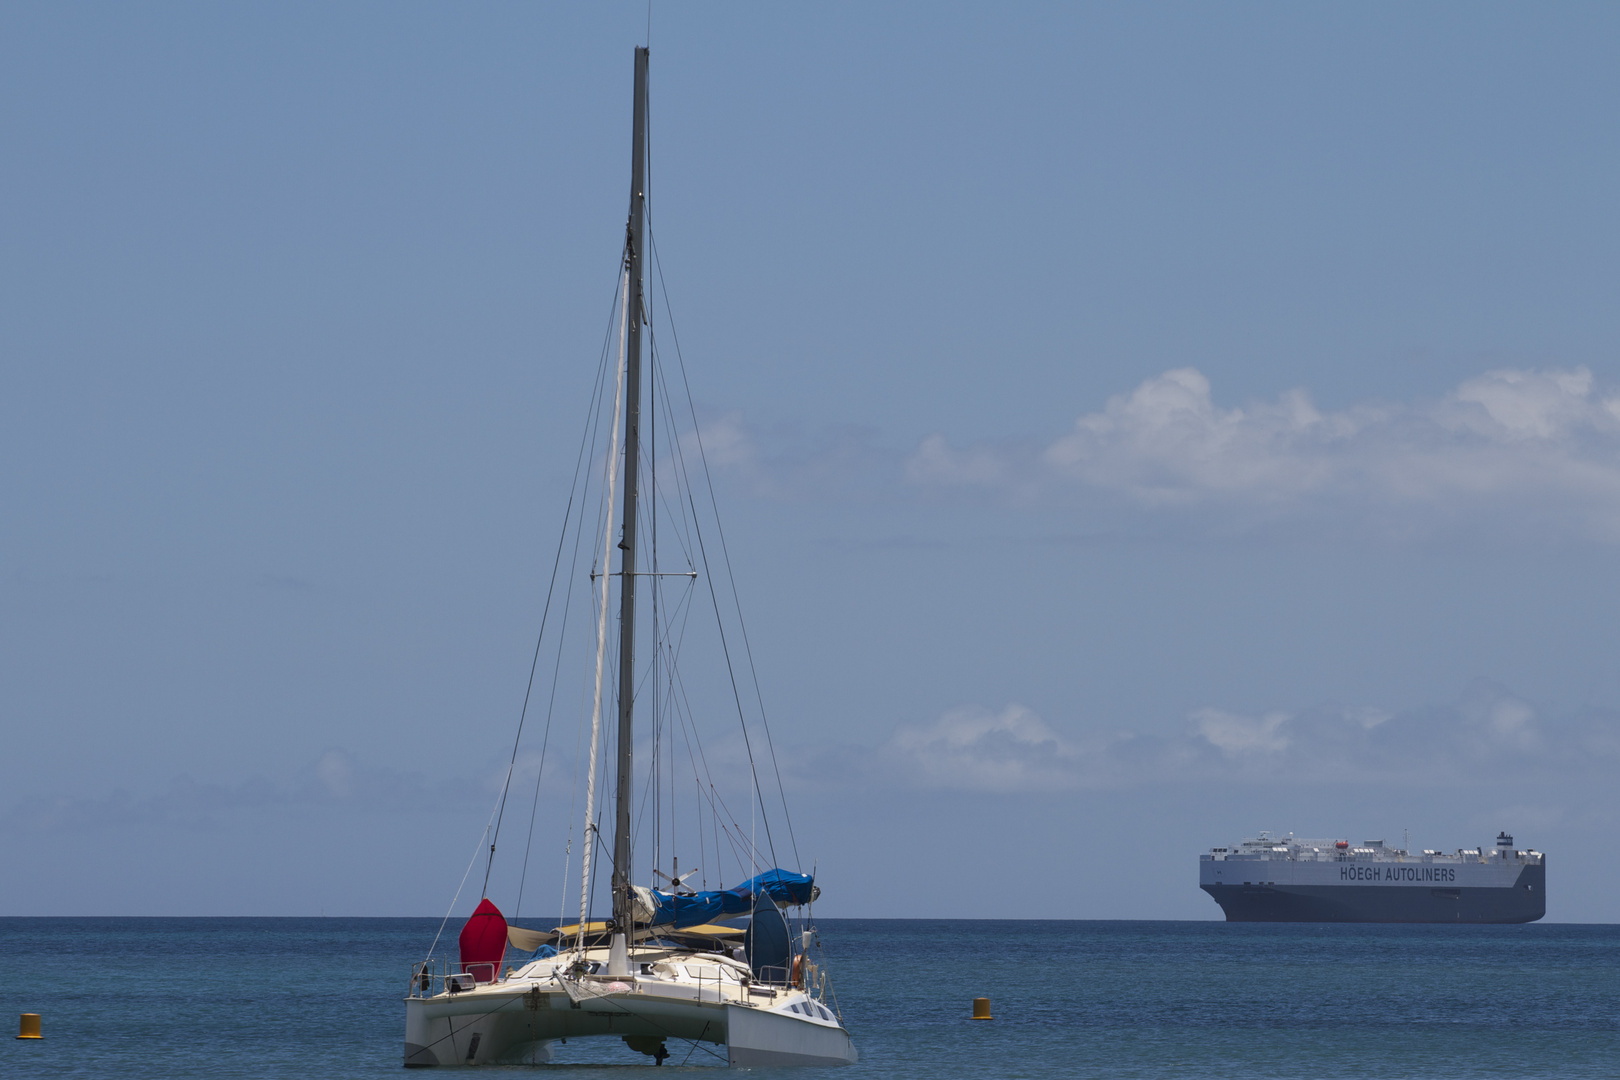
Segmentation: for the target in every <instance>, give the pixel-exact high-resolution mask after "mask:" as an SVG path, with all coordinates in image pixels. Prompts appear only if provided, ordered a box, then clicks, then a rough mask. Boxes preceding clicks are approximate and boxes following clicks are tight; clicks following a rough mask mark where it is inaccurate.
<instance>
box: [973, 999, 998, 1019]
mask: <svg viewBox="0 0 1620 1080" xmlns="http://www.w3.org/2000/svg"><path fill="white" fill-rule="evenodd" d="M973 1019H975V1020H990V1019H993V1018H992V1017H991V1015H990V999H989V998H974V999H973Z"/></svg>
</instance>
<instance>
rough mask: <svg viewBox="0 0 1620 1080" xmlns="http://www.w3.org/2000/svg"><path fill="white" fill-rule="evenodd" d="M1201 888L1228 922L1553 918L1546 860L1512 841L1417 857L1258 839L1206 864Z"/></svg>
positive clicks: (1201, 864) (1330, 843) (1213, 855)
mask: <svg viewBox="0 0 1620 1080" xmlns="http://www.w3.org/2000/svg"><path fill="white" fill-rule="evenodd" d="M1198 886H1199V888H1201V889H1203V890H1204V891H1205V892H1207V893H1209V895H1210V896H1212V897H1214V898H1215V902H1216V903H1217V904H1219V905H1221V910H1222V911H1224V912H1226V921H1227V922H1401V923H1526V922H1534V921H1535V920H1537V919H1539V918H1541V917H1542V916H1543V915H1545V914H1547V889H1546V887H1547V857H1546V856H1545V855H1543V854H1542V853H1541V852H1539V851H1535V850H1518V849H1515V848H1514V846H1513V837H1511V836H1509V835H1508V834H1507V833H1501V834H1500V835H1498V836H1497V838H1496V846H1495V848H1494V849H1492V848H1484V847H1478V848H1458V849H1457V850H1456V851H1449V852H1448V851H1429V850H1425V851H1423V852H1421V853H1419V854H1413V853H1412V852H1409V851H1406V850H1405V849H1403V848H1395V847H1389V846H1386V845H1385V844H1384V842H1383V841H1382V840H1368V841H1365V842H1363V843H1362V844H1361V845H1360V846H1357V847H1352V846H1351V845H1350V842H1349V841H1347V840H1296V839H1294V836H1293V834H1292V833H1290V834H1289V835H1288V836H1287V837H1285V838H1275V837H1273V836H1271V834H1270V833H1261V834H1260V835H1259V836H1257V837H1255V838H1254V839H1252V840H1245V841H1243V843H1241V844H1239V845H1237V846H1236V847H1232V848H1224V847H1218V848H1211V849H1210V851H1209V853H1208V854H1206V855H1201V856H1199V859H1198Z"/></svg>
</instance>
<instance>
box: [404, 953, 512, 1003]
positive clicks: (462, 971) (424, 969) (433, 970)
mask: <svg viewBox="0 0 1620 1080" xmlns="http://www.w3.org/2000/svg"><path fill="white" fill-rule="evenodd" d="M499 977H500V965H499V964H497V963H495V962H493V961H483V962H480V963H476V964H466V965H460V964H458V965H455V966H454V967H451V966H448V965H441V964H440V962H439V961H437V960H424V961H422V962H421V963H419V964H413V965H411V982H410V987H409V990H408V992H407V994H406V996H407V997H437V996H439V995H440V994H442V993H444V992H445V991H446V990H448V991H449V992H450V993H452V994H459V993H461V992H462V991H464V990H472V989H474V988H475V987H477V986H478V984H479V983H491V982H495V981H496V980H497V979H499Z"/></svg>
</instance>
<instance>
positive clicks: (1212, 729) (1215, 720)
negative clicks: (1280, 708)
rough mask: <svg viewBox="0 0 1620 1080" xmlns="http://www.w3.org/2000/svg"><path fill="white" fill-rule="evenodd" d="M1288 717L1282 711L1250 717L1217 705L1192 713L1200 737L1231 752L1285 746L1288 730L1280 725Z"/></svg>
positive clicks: (1261, 751)
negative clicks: (1222, 709)
mask: <svg viewBox="0 0 1620 1080" xmlns="http://www.w3.org/2000/svg"><path fill="white" fill-rule="evenodd" d="M1291 719H1293V717H1291V716H1289V715H1288V714H1287V713H1283V712H1272V713H1267V714H1266V715H1264V716H1258V717H1250V716H1240V715H1238V714H1237V713H1229V712H1222V711H1221V710H1220V709H1199V710H1198V711H1197V712H1195V713H1193V714H1192V717H1191V720H1192V724H1193V727H1194V728H1195V729H1196V730H1197V732H1198V735H1199V737H1200V738H1202V739H1203V740H1204V741H1205V742H1207V743H1209V744H1210V745H1211V746H1213V747H1215V748H1216V749H1217V750H1220V751H1221V752H1222V753H1225V754H1228V755H1231V756H1237V755H1241V754H1275V753H1278V752H1280V751H1283V750H1286V749H1288V743H1289V738H1288V733H1287V732H1285V731H1283V730H1282V727H1283V725H1284V724H1286V723H1288V721H1289V720H1291Z"/></svg>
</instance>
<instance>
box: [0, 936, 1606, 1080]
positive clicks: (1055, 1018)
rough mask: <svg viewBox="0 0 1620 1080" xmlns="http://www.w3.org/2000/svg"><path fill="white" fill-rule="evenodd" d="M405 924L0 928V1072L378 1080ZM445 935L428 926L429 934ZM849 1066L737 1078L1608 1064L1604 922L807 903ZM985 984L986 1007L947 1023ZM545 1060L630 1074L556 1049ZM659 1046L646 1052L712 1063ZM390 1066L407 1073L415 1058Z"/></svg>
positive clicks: (1524, 1068) (585, 1045) (607, 1060)
mask: <svg viewBox="0 0 1620 1080" xmlns="http://www.w3.org/2000/svg"><path fill="white" fill-rule="evenodd" d="M436 926H437V923H436V921H434V920H428V919H357V920H355V919H335V918H334V919H135V918H107V919H94V918H83V919H66V918H64V919H57V918H39V919H20V918H12V919H0V962H3V964H4V978H3V979H0V987H3V989H0V1015H3V1016H4V1017H5V1021H6V1023H8V1024H14V1023H15V1022H16V1017H17V1016H18V1015H19V1014H20V1013H23V1012H38V1013H40V1014H42V1016H43V1023H44V1033H45V1036H46V1038H45V1039H44V1040H42V1041H39V1042H23V1041H17V1040H13V1039H10V1038H9V1037H8V1038H6V1039H5V1040H4V1046H3V1047H0V1074H3V1076H5V1077H6V1078H8V1080H9V1078H33V1077H119V1078H143V1077H163V1078H170V1077H174V1078H182V1077H210V1078H226V1077H266V1078H269V1077H275V1078H299V1080H303V1078H314V1077H400V1076H402V1075H404V1074H403V1072H402V1070H401V1067H400V1052H401V1044H402V1041H403V1020H404V1009H403V1006H402V1004H401V998H402V997H403V994H404V989H405V980H406V977H407V975H408V974H409V970H410V964H411V962H412V961H413V960H415V959H418V958H420V956H421V955H422V954H423V953H424V952H425V951H426V947H427V944H428V942H429V941H431V940H432V937H433V933H434V930H435V929H436ZM455 929H456V928H455V927H454V926H452V927H451V931H452V932H453V931H454V930H455ZM821 931H822V940H823V944H824V945H825V947H826V949H827V952H828V960H829V966H830V969H831V972H832V975H833V978H834V982H835V988H836V990H837V994H838V999H839V1002H840V1004H841V1005H842V1007H843V1012H844V1017H845V1021H846V1024H847V1026H848V1027H849V1029H850V1031H851V1033H852V1034H853V1036H854V1038H855V1042H856V1045H857V1047H858V1048H859V1049H860V1052H861V1062H860V1064H859V1065H856V1066H853V1067H850V1068H847V1069H840V1070H827V1071H826V1072H825V1073H824V1072H823V1071H820V1070H755V1071H754V1072H753V1073H752V1074H753V1075H759V1076H766V1075H777V1074H780V1075H782V1076H794V1077H799V1078H806V1080H807V1078H808V1077H810V1076H819V1075H827V1074H835V1075H837V1076H838V1077H839V1078H840V1080H878V1078H882V1080H888V1078H895V1077H918V1076H925V1077H929V1078H931V1080H932V1078H945V1077H959V1076H960V1077H1031V1078H1036V1077H1176V1078H1183V1077H1222V1078H1224V1077H1232V1078H1238V1077H1242V1078H1245V1080H1252V1078H1255V1077H1279V1078H1283V1077H1286V1078H1293V1077H1300V1078H1305V1077H1309V1078H1313V1080H1314V1078H1331V1077H1378V1078H1380V1080H1388V1078H1391V1077H1424V1078H1445V1077H1462V1078H1469V1077H1513V1078H1521V1077H1613V1076H1616V1075H1620V927H1616V926H1570V925H1547V924H1542V925H1535V924H1532V925H1529V926H1495V927H1436V926H1393V927H1391V926H1339V925H1257V924H1227V923H1213V922H1196V923H1193V922H1187V923H1174V922H1036V921H1028V922H1026V921H1005V922H1002V921H995V922H991V921H931V920H823V921H822V922H821ZM978 996H987V997H989V998H990V999H991V1001H992V1007H993V1011H994V1014H995V1018H994V1019H993V1020H990V1021H980V1022H974V1021H970V1020H969V1019H968V1015H969V1012H970V1009H971V1003H972V999H973V998H974V997H978ZM558 1049H559V1051H560V1053H559V1059H560V1063H559V1064H554V1065H550V1066H530V1067H512V1068H507V1069H501V1070H497V1071H498V1072H501V1073H510V1072H513V1071H516V1070H518V1069H522V1070H523V1071H526V1072H531V1073H539V1074H543V1075H546V1076H558V1077H569V1076H581V1077H586V1076H588V1077H592V1078H603V1077H606V1076H612V1075H628V1073H629V1071H630V1070H636V1072H637V1073H638V1074H639V1075H646V1073H645V1070H647V1069H649V1068H652V1067H653V1066H651V1065H650V1064H647V1062H648V1060H649V1059H647V1058H645V1057H642V1056H641V1055H639V1054H636V1053H634V1052H633V1051H630V1050H629V1049H628V1048H627V1047H624V1046H623V1045H622V1044H618V1043H616V1042H611V1041H606V1040H601V1041H591V1040H574V1041H573V1042H571V1043H569V1044H568V1045H567V1046H566V1047H559V1048H558ZM671 1049H674V1050H678V1052H677V1053H676V1054H675V1056H674V1058H673V1059H672V1063H671V1064H670V1065H666V1066H664V1068H665V1069H675V1068H677V1063H679V1062H681V1061H682V1059H683V1058H687V1065H686V1066H685V1068H684V1069H682V1070H681V1071H684V1072H692V1071H694V1070H695V1069H697V1068H703V1067H709V1066H711V1065H713V1064H714V1063H715V1060H714V1058H713V1057H712V1056H711V1055H709V1054H708V1053H707V1052H705V1051H702V1050H697V1051H692V1052H691V1053H690V1056H689V1057H688V1053H687V1048H685V1047H681V1048H676V1047H672V1048H671ZM411 1075H413V1076H415V1075H421V1074H418V1073H415V1072H413V1073H412V1074H411Z"/></svg>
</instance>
